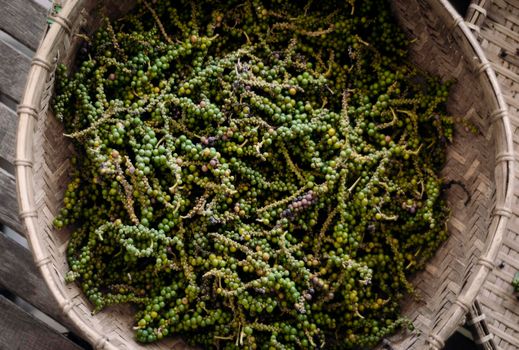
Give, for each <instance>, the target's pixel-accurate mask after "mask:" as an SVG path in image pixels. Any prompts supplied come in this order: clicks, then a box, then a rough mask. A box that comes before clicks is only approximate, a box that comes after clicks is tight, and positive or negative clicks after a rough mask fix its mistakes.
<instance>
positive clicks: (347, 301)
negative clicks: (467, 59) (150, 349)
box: [53, 0, 452, 349]
mask: <svg viewBox="0 0 519 350" xmlns="http://www.w3.org/2000/svg"><path fill="white" fill-rule="evenodd" d="M355 5H357V6H355ZM100 11H102V10H100ZM81 38H82V40H83V43H82V46H81V48H80V50H79V53H78V61H77V66H76V67H75V68H74V69H73V70H72V72H68V70H67V69H66V68H65V67H64V66H60V67H59V68H58V71H57V73H58V79H57V83H56V95H55V98H54V102H53V108H54V112H55V114H56V116H57V117H58V118H59V119H61V120H62V122H63V124H64V126H65V129H66V133H67V134H66V136H67V137H69V138H71V139H73V142H74V144H75V146H76V151H77V157H75V158H74V159H72V162H73V165H74V166H73V169H74V170H73V172H72V176H71V181H70V183H69V184H68V187H67V190H66V193H65V196H64V202H63V208H62V209H61V211H60V214H59V215H58V217H56V219H55V220H54V224H55V226H56V227H57V228H58V229H61V228H63V227H65V226H71V227H72V234H71V237H70V242H69V245H68V249H67V257H68V262H69V265H70V272H69V273H68V274H67V276H66V279H67V281H69V282H72V281H76V282H77V283H79V285H80V286H81V288H82V290H83V291H84V293H85V295H86V296H87V297H88V299H89V300H90V301H91V303H92V304H93V307H94V312H99V311H101V310H102V309H104V308H105V307H107V306H109V305H112V304H118V303H131V304H133V305H135V307H136V319H135V324H134V328H135V329H136V339H137V340H138V341H140V342H154V341H156V340H160V339H162V338H163V337H166V336H170V335H181V336H183V337H184V338H185V339H186V340H189V341H191V342H193V343H195V344H198V345H201V346H203V347H204V348H221V349H238V348H246V349H317V348H326V349H335V348H337V349H358V348H365V347H370V346H374V345H375V344H377V343H378V342H379V341H380V340H381V339H382V338H383V337H385V336H388V335H390V334H392V333H393V332H395V330H396V329H398V328H399V327H402V326H404V327H411V324H410V322H409V321H407V320H406V319H405V318H403V317H402V316H401V315H400V314H399V306H398V305H399V302H401V301H402V298H403V297H404V296H405V295H408V297H409V293H411V294H412V293H413V289H412V286H411V285H410V283H409V282H408V280H407V278H408V277H409V275H410V274H412V273H413V272H416V271H417V270H419V269H420V268H423V266H424V264H425V262H426V261H427V259H429V258H430V257H431V256H432V255H433V254H434V252H435V251H436V249H437V248H438V246H439V245H440V244H441V243H442V242H443V241H444V240H445V239H446V237H447V232H446V225H445V220H446V218H447V216H448V211H447V209H446V208H445V203H444V201H443V200H442V199H441V195H442V192H441V186H442V183H441V180H440V178H439V176H438V172H439V170H440V169H441V166H442V164H443V161H444V158H445V147H446V144H447V142H448V141H449V140H450V139H451V138H452V121H451V119H450V118H449V117H447V116H446V115H445V113H444V108H445V106H444V105H445V102H446V99H447V95H448V84H444V83H442V82H440V80H439V79H437V78H435V77H432V76H429V75H428V74H426V73H425V72H422V71H420V70H418V69H417V68H415V67H413V66H412V65H411V64H410V63H409V62H408V58H407V46H408V40H407V39H406V36H405V35H404V34H403V33H402V32H401V30H400V29H399V28H398V26H397V25H396V24H395V22H394V20H393V19H392V17H391V12H390V9H389V6H388V4H387V2H386V1H382V0H366V1H362V2H358V3H357V4H356V3H355V2H354V1H329V0H324V1H315V2H312V1H311V0H310V1H309V2H308V3H303V4H300V3H299V2H297V1H296V2H292V1H288V2H287V1H281V0H270V1H267V0H265V1H263V0H250V1H235V0H226V1H212V0H200V1H187V0H179V1H165V0H158V1H153V2H152V1H149V2H147V1H144V0H143V1H139V2H138V3H137V5H136V8H135V9H134V10H133V11H132V12H131V13H130V14H128V15H126V16H125V17H123V18H121V19H118V20H115V21H110V20H108V19H106V20H105V21H104V22H103V25H102V26H101V28H100V29H99V30H97V31H96V32H95V33H94V34H92V35H88V33H87V34H85V35H81Z"/></svg>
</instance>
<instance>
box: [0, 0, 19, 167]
mask: <svg viewBox="0 0 519 350" xmlns="http://www.w3.org/2000/svg"><path fill="white" fill-rule="evenodd" d="M0 1H1V0H0ZM17 122H18V118H17V117H16V113H15V112H14V111H13V110H12V109H10V108H8V107H7V106H6V105H4V104H3V103H1V102H0V159H5V160H6V161H7V162H8V163H10V164H11V166H12V164H13V162H14V153H15V142H16V127H17V125H16V124H17ZM4 167H5V166H4ZM9 170H11V172H12V169H9Z"/></svg>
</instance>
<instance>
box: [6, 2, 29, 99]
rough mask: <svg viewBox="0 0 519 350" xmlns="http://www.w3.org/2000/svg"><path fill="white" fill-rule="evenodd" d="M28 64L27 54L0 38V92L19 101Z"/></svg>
mask: <svg viewBox="0 0 519 350" xmlns="http://www.w3.org/2000/svg"><path fill="white" fill-rule="evenodd" d="M0 1H1V0H0ZM0 17H1V16H0ZM30 65H31V63H30V59H29V58H28V57H27V56H25V55H24V54H22V53H21V52H19V51H18V50H16V49H14V48H13V47H12V46H11V45H8V44H6V43H5V42H3V41H1V40H0V92H2V93H3V94H5V95H7V96H9V97H10V98H12V99H13V100H15V101H20V99H21V96H22V93H23V88H24V87H25V79H27V73H28V72H29V68H30Z"/></svg>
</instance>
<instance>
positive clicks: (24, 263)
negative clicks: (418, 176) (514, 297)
mask: <svg viewBox="0 0 519 350" xmlns="http://www.w3.org/2000/svg"><path fill="white" fill-rule="evenodd" d="M458 2H459V1H458ZM50 6H51V3H50V1H49V0H0V350H4V349H5V350H11V349H20V350H36V349H37V350H68V349H92V347H91V346H90V345H89V344H88V343H87V342H86V341H84V340H82V339H81V338H80V337H78V336H77V335H75V334H73V333H71V332H69V331H68V329H67V323H68V321H67V320H66V319H65V318H64V317H63V315H62V314H61V311H60V309H59V307H58V306H57V305H56V303H55V301H54V299H53V297H52V296H51V295H50V292H49V291H48V289H47V286H46V285H45V283H44V282H43V280H42V279H41V277H40V275H39V272H38V270H37V268H36V266H35V265H34V263H33V259H32V255H31V253H30V251H29V250H28V248H27V242H26V241H25V239H24V238H23V233H22V232H23V229H22V227H21V224H20V221H19V219H18V203H17V199H16V187H15V177H14V165H13V162H14V157H15V138H16V128H17V117H16V112H15V111H16V105H17V103H18V101H20V98H21V95H22V93H23V89H24V85H25V79H26V76H27V73H28V70H29V67H30V62H31V58H32V56H33V55H34V52H35V50H36V49H37V46H38V43H39V41H40V38H41V36H42V35H43V31H44V29H45V25H46V21H47V19H46V17H47V12H48V8H49V7H50ZM518 23H519V22H518ZM483 39H484V37H483ZM483 39H481V38H480V40H483ZM486 49H487V51H489V46H488V45H487V46H486ZM489 54H491V52H489ZM509 57H513V58H514V59H515V55H511V56H509ZM492 58H493V60H492V61H494V62H496V61H497V62H498V61H499V60H498V59H497V58H496V57H492ZM512 63H515V66H516V67H519V59H518V62H512ZM512 66H513V64H512ZM495 68H496V70H497V71H498V72H499V69H501V68H500V66H499V62H498V64H497V65H496V66H495ZM515 76H516V75H515ZM504 90H505V91H504V92H505V94H506V95H507V99H508V101H509V103H510V105H511V106H513V107H514V108H512V109H513V111H514V112H515V113H514V116H513V117H514V118H513V119H514V121H517V120H519V94H516V92H517V88H516V87H515V86H504ZM518 125H519V123H517V124H516V123H514V125H513V126H514V139H516V140H515V141H516V144H519V133H517V132H515V130H518V129H517V128H518ZM517 168H518V169H519V167H517ZM518 182H519V181H518ZM518 192H519V191H518ZM518 196H519V194H518ZM517 205H518V206H519V202H518V204H517ZM518 215H519V211H517V210H514V218H513V219H514V220H513V222H519V221H517V218H518ZM515 231H516V230H515ZM516 268H519V266H518V267H516ZM516 349H519V345H518V347H516Z"/></svg>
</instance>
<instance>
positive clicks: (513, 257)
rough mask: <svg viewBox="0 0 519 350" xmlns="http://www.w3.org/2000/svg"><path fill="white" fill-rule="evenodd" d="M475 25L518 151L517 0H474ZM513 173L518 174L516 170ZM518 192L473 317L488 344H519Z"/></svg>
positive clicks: (499, 346)
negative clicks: (517, 281)
mask: <svg viewBox="0 0 519 350" xmlns="http://www.w3.org/2000/svg"><path fill="white" fill-rule="evenodd" d="M471 8H472V9H473V12H470V11H469V13H468V15H467V17H466V18H467V21H469V22H470V23H471V24H472V27H471V29H473V30H474V32H475V34H476V36H477V38H478V41H479V42H480V43H481V46H482V48H483V50H484V51H485V54H486V55H487V57H488V59H489V60H490V61H491V62H492V67H493V68H494V70H495V71H496V76H497V79H498V81H499V83H500V85H501V86H502V87H503V88H504V91H503V94H504V99H505V101H506V103H507V104H508V108H509V114H510V121H511V127H512V134H513V135H514V149H515V152H516V153H517V151H519V138H518V137H519V55H518V54H517V51H516V50H517V48H518V47H519V3H518V2H517V1H514V0H493V1H490V0H478V1H473V3H472V4H471ZM515 176H516V177H517V176H518V174H517V169H516V173H515ZM517 203H519V191H518V188H517V186H516V188H515V191H514V207H515V208H514V209H515V210H514V213H513V214H514V215H513V216H512V218H511V220H510V225H509V229H508V230H507V231H506V233H505V236H504V239H503V244H502V246H501V249H500V250H499V253H498V255H497V258H496V263H497V264H498V265H499V268H497V269H494V271H492V273H491V274H490V275H489V277H488V279H487V280H486V281H485V283H484V284H483V286H482V288H481V290H480V292H479V294H478V296H477V299H478V301H479V302H478V304H479V306H480V310H481V317H480V319H481V321H479V322H474V323H475V325H476V327H477V329H478V331H479V333H480V338H481V339H480V341H481V343H482V344H483V347H484V349H519V300H518V299H517V298H516V297H515V296H514V292H513V288H512V286H511V285H510V281H511V280H512V279H513V277H514V274H515V273H516V272H517V271H518V270H519V216H518V215H519V212H518V211H517V209H516V208H517V207H516V206H517Z"/></svg>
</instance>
